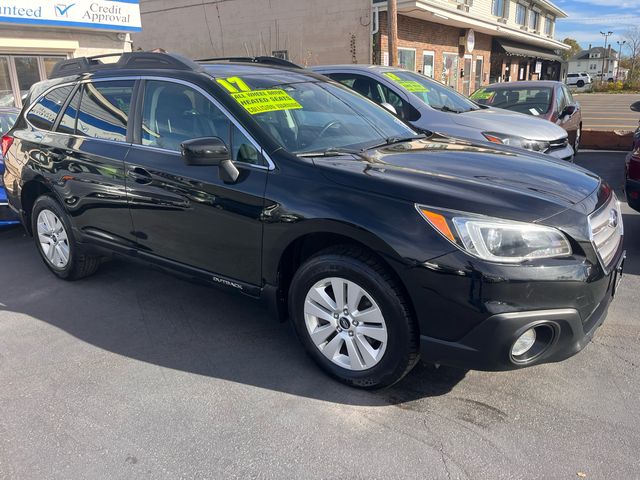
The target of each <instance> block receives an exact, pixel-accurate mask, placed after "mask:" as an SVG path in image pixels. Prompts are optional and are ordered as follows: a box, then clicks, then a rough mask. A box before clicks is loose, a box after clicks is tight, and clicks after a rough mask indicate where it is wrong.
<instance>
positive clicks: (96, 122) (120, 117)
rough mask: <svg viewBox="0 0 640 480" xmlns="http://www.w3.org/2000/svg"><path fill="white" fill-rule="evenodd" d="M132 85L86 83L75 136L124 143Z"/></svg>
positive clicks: (126, 83) (123, 83) (128, 81)
mask: <svg viewBox="0 0 640 480" xmlns="http://www.w3.org/2000/svg"><path fill="white" fill-rule="evenodd" d="M133 84H134V82H133V80H115V81H107V82H95V83H85V84H84V86H83V87H82V100H81V102H80V111H79V112H78V120H77V126H76V133H77V134H78V135H84V136H86V137H92V138H102V139H104V140H113V141H118V142H125V141H126V140H127V122H128V120H129V109H130V107H131V97H132V95H133Z"/></svg>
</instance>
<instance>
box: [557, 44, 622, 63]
mask: <svg viewBox="0 0 640 480" xmlns="http://www.w3.org/2000/svg"><path fill="white" fill-rule="evenodd" d="M592 53H599V54H600V58H602V55H604V53H605V49H604V47H593V48H592V49H591V50H581V51H580V53H577V54H576V55H574V56H573V57H571V58H570V59H569V62H571V61H573V60H587V59H588V58H589V55H591V54H592ZM610 58H612V59H614V60H617V59H618V52H616V51H615V50H614V49H611V54H610Z"/></svg>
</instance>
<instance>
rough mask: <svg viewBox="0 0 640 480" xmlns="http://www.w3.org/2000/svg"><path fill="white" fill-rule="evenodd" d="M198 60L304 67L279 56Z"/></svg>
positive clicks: (204, 59) (203, 60) (204, 60)
mask: <svg viewBox="0 0 640 480" xmlns="http://www.w3.org/2000/svg"><path fill="white" fill-rule="evenodd" d="M196 62H246V63H262V64H265V65H278V66H280V67H289V68H303V67H301V66H300V65H296V64H295V63H293V62H290V61H289V60H285V59H283V58H278V57H269V56H266V55H265V56H258V57H213V58H201V59H199V60H196Z"/></svg>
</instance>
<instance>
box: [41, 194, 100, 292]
mask: <svg viewBox="0 0 640 480" xmlns="http://www.w3.org/2000/svg"><path fill="white" fill-rule="evenodd" d="M31 228H32V232H33V238H34V239H35V242H36V247H37V249H38V252H39V253H40V256H41V257H42V260H43V261H44V263H45V265H46V266H47V267H48V268H49V270H51V271H52V272H53V273H54V274H55V275H56V276H57V277H59V278H62V279H64V280H77V279H79V278H83V277H86V276H88V275H91V274H92V273H94V272H95V271H96V270H97V269H98V267H99V266H100V258H99V257H96V256H93V255H87V254H86V253H84V252H82V250H81V248H80V247H79V245H78V243H77V242H76V240H75V238H74V236H73V231H72V229H71V224H70V222H69V219H68V217H67V214H66V212H65V211H64V210H63V209H62V208H61V207H60V205H59V204H58V202H56V201H55V200H54V199H53V198H52V197H50V196H48V195H43V196H41V197H39V198H38V199H37V200H36V202H35V203H34V205H33V210H32V212H31Z"/></svg>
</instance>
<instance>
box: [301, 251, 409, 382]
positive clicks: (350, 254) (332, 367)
mask: <svg viewBox="0 0 640 480" xmlns="http://www.w3.org/2000/svg"><path fill="white" fill-rule="evenodd" d="M289 313H290V318H291V319H292V321H293V325H294V328H295V330H296V333H297V335H298V337H299V338H300V340H301V342H302V344H303V345H304V347H305V349H306V350H307V352H308V353H309V355H310V356H311V357H312V358H313V359H314V360H315V361H316V363H317V364H318V365H319V366H320V367H321V368H322V369H323V370H324V371H325V372H327V373H328V374H329V375H331V376H332V377H334V378H336V379H338V380H340V381H341V382H343V383H346V384H348V385H351V386H354V387H360V388H382V387H387V386H390V385H393V384H394V383H396V382H398V381H399V380H400V379H402V377H404V376H405V375H406V374H407V373H408V372H409V371H410V370H411V369H412V368H413V367H414V366H415V364H416V363H417V361H418V359H419V351H418V350H419V349H418V344H419V335H418V328H417V325H416V322H415V319H414V318H413V315H412V313H411V309H410V307H409V305H408V303H407V302H406V299H405V297H404V294H403V292H402V289H401V288H400V285H399V284H398V282H397V280H395V278H394V277H393V276H392V275H391V274H390V273H389V271H388V270H387V269H386V267H385V266H384V265H383V264H382V263H381V262H380V261H379V260H378V259H377V258H376V257H375V255H374V254H373V253H370V252H368V251H366V250H363V249H360V248H357V247H332V248H330V249H327V250H324V251H322V252H320V253H318V254H317V255H315V256H313V257H311V258H310V259H309V260H307V262H305V263H304V264H303V265H302V266H301V267H300V268H299V269H298V271H297V272H296V274H295V275H294V278H293V280H292V284H291V288H290V290H289Z"/></svg>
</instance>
